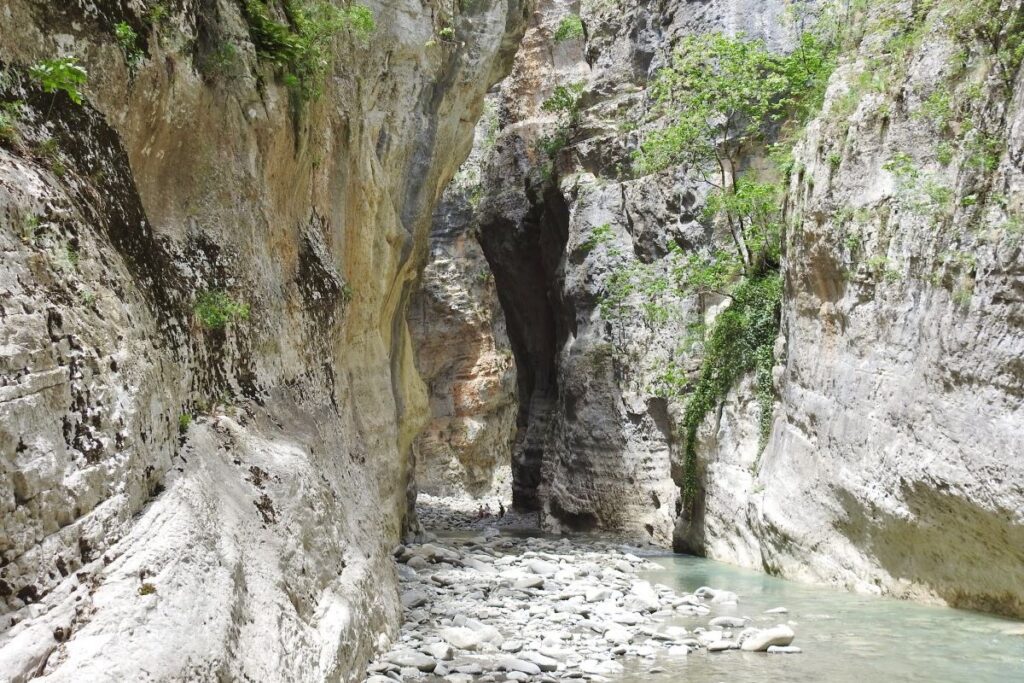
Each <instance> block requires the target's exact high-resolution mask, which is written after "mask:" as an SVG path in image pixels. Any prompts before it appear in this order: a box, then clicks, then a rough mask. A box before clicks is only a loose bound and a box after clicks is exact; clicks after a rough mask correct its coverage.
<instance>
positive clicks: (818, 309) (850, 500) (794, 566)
mask: <svg viewBox="0 0 1024 683" xmlns="http://www.w3.org/2000/svg"><path fill="white" fill-rule="evenodd" d="M999 5H1000V3H998V2H995V3H988V4H986V5H984V6H983V7H982V8H979V9H980V10H981V11H982V12H983V14H982V15H981V17H983V18H986V19H987V18H989V17H991V18H993V19H997V21H998V27H995V26H993V28H996V30H995V31H992V32H990V31H988V30H979V29H978V28H976V27H977V24H976V23H974V22H975V21H976V19H977V17H975V18H974V19H972V22H971V23H968V24H967V26H968V28H964V29H958V26H959V25H960V23H967V22H963V20H962V19H958V18H959V17H962V16H964V15H963V14H962V12H963V8H957V7H954V6H953V5H951V4H943V3H937V4H936V5H934V6H932V7H931V11H923V10H922V9H921V7H917V6H915V5H914V4H913V3H886V4H884V5H879V6H876V7H873V8H872V9H871V12H870V13H869V14H868V15H867V16H866V17H865V20H864V26H865V30H866V33H865V35H864V38H863V40H862V41H860V43H859V45H858V47H857V49H856V50H855V51H853V52H852V53H851V54H848V55H846V56H845V57H844V58H843V59H842V60H841V64H840V68H839V70H838V71H837V73H836V74H835V76H834V78H833V79H832V82H831V84H830V88H829V92H828V97H827V99H826V104H825V108H824V111H823V113H822V115H821V116H820V117H819V118H818V119H817V120H816V121H815V122H814V123H813V124H812V125H811V126H810V127H809V129H808V132H807V135H806V139H805V141H804V142H803V143H802V144H801V146H800V147H799V149H798V152H797V164H798V165H797V173H796V174H795V175H794V177H793V181H792V186H791V190H790V202H791V205H792V206H793V211H794V216H793V221H792V225H791V227H790V230H789V233H788V236H787V240H786V252H787V253H786V264H785V270H784V273H785V278H786V295H785V299H784V302H785V303H784V310H783V325H784V339H783V340H781V341H782V343H781V344H780V345H779V349H778V350H779V352H780V353H779V361H780V366H779V367H778V368H777V371H776V376H777V391H778V394H779V398H780V402H779V406H778V410H777V413H776V418H775V425H774V429H773V432H772V437H771V440H770V442H769V444H768V447H767V448H766V449H765V451H764V453H763V454H761V455H760V460H759V462H758V455H757V435H756V429H752V428H750V426H749V424H750V422H749V417H750V412H749V411H748V410H746V409H745V406H744V399H743V398H742V394H743V392H742V390H741V391H739V392H736V396H735V397H734V398H733V399H730V400H729V401H728V402H727V405H726V408H725V409H724V410H723V412H722V417H721V419H720V420H718V421H716V422H715V423H714V424H708V425H707V431H706V437H707V438H706V440H705V444H704V450H703V451H702V454H701V460H702V461H703V462H704V463H705V467H706V469H705V472H704V477H703V478H704V482H705V491H706V499H705V511H704V519H703V524H702V526H703V527H704V532H703V533H704V536H705V537H704V539H703V542H704V548H705V550H706V552H707V553H708V554H710V555H712V556H714V557H719V558H722V559H726V560H729V561H732V562H738V563H741V564H747V565H751V566H757V567H764V568H766V569H767V570H769V571H772V572H778V573H782V574H784V575H787V576H795V577H802V578H806V579H810V580H816V581H828V582H832V583H839V584H842V585H846V586H849V587H852V588H858V589H862V590H868V591H874V592H877V591H882V592H885V593H890V594H894V595H899V596H905V597H919V598H926V599H936V598H937V599H941V600H943V601H945V602H948V603H949V604H953V605H958V606H963V607H969V608H976V609H982V610H986V611H994V612H999V613H1003V614H1009V615H1015V616H1022V615H1024V516H1022V510H1024V506H1022V502H1024V461H1022V460H1021V458H1020V457H1019V456H1018V453H1019V451H1020V448H1021V444H1024V391H1022V390H1024V372H1022V366H1021V358H1022V352H1024V317H1022V313H1024V296H1022V295H1024V251H1022V246H1024V232H1022V230H1021V222H1020V221H1021V213H1020V212H1021V209H1022V206H1024V204H1022V202H1024V194H1022V193H1024V177H1022V173H1024V167H1022V165H1021V158H1022V147H1021V145H1022V139H1021V130H1022V126H1024V110H1022V107H1024V99H1022V97H1024V76H1022V74H1021V73H1020V72H1019V62H1017V61H1015V60H1016V59H1017V58H1007V57H1006V56H1005V55H1008V53H1009V51H1010V50H1012V49H1014V48H1013V46H1014V45H1015V44H1019V41H1020V40H1021V30H1022V28H1024V15H1022V12H1024V10H1022V9H1021V8H1020V6H1019V4H1016V3H1002V11H1001V13H1000V7H999ZM993 41H995V42H996V46H997V48H998V47H999V46H1001V47H1002V48H1003V49H1004V50H1007V52H1006V53H1004V56H1000V55H998V54H995V55H994V54H993V49H992V48H993V45H992V42H993ZM865 74H872V76H871V78H872V79H874V80H870V79H869V78H866V77H865ZM755 463H757V465H756V466H754V467H753V469H751V468H750V466H751V465H754V464H755Z"/></svg>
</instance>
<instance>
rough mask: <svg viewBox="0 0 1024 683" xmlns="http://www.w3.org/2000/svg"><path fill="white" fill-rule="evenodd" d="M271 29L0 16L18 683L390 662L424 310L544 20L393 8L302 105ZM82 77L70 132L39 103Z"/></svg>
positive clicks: (354, 672)
mask: <svg viewBox="0 0 1024 683" xmlns="http://www.w3.org/2000/svg"><path fill="white" fill-rule="evenodd" d="M268 5H269V8H268V9H267V12H268V13H269V14H268V16H269V18H270V20H271V21H273V22H274V23H275V24H276V25H277V26H279V27H281V26H283V27H285V28H284V29H282V30H284V31H288V30H290V29H288V25H289V23H291V22H294V21H295V17H294V16H292V17H290V18H289V17H286V15H285V14H284V12H282V10H281V5H279V4H277V3H269V4H268ZM259 6H263V5H262V3H251V2H250V3H237V2H233V1H230V0H187V1H180V2H171V3H143V2H138V1H121V0H118V1H110V2H107V1H105V0H104V1H101V0H78V1H76V2H70V3H52V2H34V1H30V0H3V1H2V2H0V18H2V24H3V27H4V28H3V31H2V32H0V66H2V67H3V81H2V84H0V86H2V99H3V101H4V102H5V109H4V113H5V114H6V115H7V117H6V119H5V123H7V124H9V125H7V126H5V127H4V129H3V135H2V137H0V216H2V221H3V230H2V231H0V245H2V246H0V249H2V252H3V259H2V263H0V291H2V292H3V297H2V300H0V368H2V380H0V679H2V680H5V681H23V680H28V679H30V678H35V677H39V676H41V677H43V678H45V679H47V680H69V681H70V680H87V679H88V680H93V679H95V680H99V679H104V680H106V679H111V680H113V679H117V680H209V679H214V678H217V679H225V680H228V679H231V680H236V679H237V680H241V679H251V680H296V681H300V680H301V681H307V680H358V679H360V678H361V671H362V668H363V667H364V666H365V664H366V661H367V659H368V657H369V656H370V655H371V654H372V651H373V650H374V648H376V647H379V646H383V645H385V644H386V642H387V641H388V640H389V639H390V637H391V636H392V635H393V634H394V633H395V627H396V625H397V621H398V618H399V616H400V606H399V604H398V599H397V594H396V593H397V591H396V580H395V576H394V568H393V565H392V563H391V560H390V550H391V548H392V546H393V544H394V543H395V542H397V541H398V540H399V538H400V535H401V533H402V530H403V526H406V527H414V526H415V522H414V520H411V519H409V518H408V517H407V495H408V490H410V479H411V478H410V472H409V466H408V463H409V453H410V449H411V444H412V441H413V439H414V437H415V435H416V433H417V431H418V430H419V428H420V426H421V425H422V423H423V422H424V421H425V420H426V418H427V416H428V413H427V395H426V391H425V388H424V386H423V385H422V383H421V381H420V380H419V377H418V375H417V373H416V371H415V368H414V364H413V361H414V358H413V350H412V343H411V338H410V334H409V331H408V327H407V324H406V309H407V305H408V300H409V297H410V295H411V293H412V291H413V289H414V284H415V280H416V277H417V273H418V272H419V271H420V270H421V268H422V265H423V261H424V258H425V256H426V253H427V236H428V232H429V227H430V223H431V216H432V214H433V212H434V208H435V204H436V202H437V200H438V198H439V196H440V194H441V191H442V189H443V187H444V186H445V184H446V183H447V181H448V180H449V178H450V177H451V176H452V175H453V174H454V172H455V170H456V168H457V167H458V165H459V164H460V163H461V162H462V160H463V159H464V158H465V156H466V155H467V153H468V152H469V147H470V143H471V137H472V131H473V127H474V125H475V123H476V119H477V117H478V116H479V114H480V112H481V110H482V106H483V95H484V92H485V90H486V89H487V87H488V84H489V83H493V82H495V81H496V80H498V79H499V78H500V77H501V76H502V75H503V74H504V73H505V72H507V69H508V67H509V65H510V62H511V59H512V56H513V55H514V52H515V49H516V46H517V44H518V39H519V35H520V34H521V31H522V29H523V27H524V25H525V18H526V7H525V6H524V5H523V4H521V3H519V2H517V1H516V0H508V1H506V0H496V1H495V2H486V3H475V4H474V5H473V7H472V8H467V9H465V10H464V11H462V12H460V13H459V15H458V16H457V17H452V16H450V15H448V14H446V13H445V11H443V10H438V9H435V8H433V7H432V6H430V5H428V4H421V3H419V2H379V3H378V2H374V3H372V4H371V5H369V6H368V7H367V8H366V9H367V10H368V11H369V12H370V13H372V16H373V18H374V19H373V27H372V30H371V31H369V32H367V31H366V28H367V27H366V22H365V15H363V16H362V17H360V16H358V15H351V17H352V18H350V20H349V21H348V22H347V23H346V24H345V26H347V28H344V27H343V28H342V29H341V30H338V29H331V31H332V32H335V33H337V35H333V34H331V35H332V36H333V37H329V38H328V39H327V41H326V43H325V48H324V52H323V54H319V53H316V54H314V55H313V56H314V59H313V61H311V62H308V63H304V64H303V65H302V66H303V68H304V69H306V71H299V75H298V76H297V75H296V73H295V70H297V69H298V67H295V69H293V70H292V71H289V69H290V68H291V65H292V62H291V61H289V60H294V59H295V58H294V54H295V50H297V49H299V48H297V47H296V45H299V44H300V43H297V42H296V39H295V38H294V36H293V37H291V38H289V37H288V36H287V35H285V37H284V38H282V37H281V35H278V33H275V31H276V29H275V30H269V29H268V28H267V26H268V25H267V24H266V22H265V20H266V19H267V17H263V18H262V19H261V18H260V17H259V16H256V15H254V14H253V12H254V10H253V8H254V7H256V8H257V9H258V8H259ZM264 7H267V6H264ZM287 7H288V8H289V9H292V10H293V9H294V4H289V5H287ZM289 19H290V21H289ZM361 20H362V23H359V22H360V21H361ZM126 28H127V29H128V31H130V34H129V33H128V32H127V31H126V30H125V29H126ZM367 34H368V35H367ZM132 35H134V38H133V37H132ZM274 40H278V41H279V42H278V44H277V47H278V49H279V50H281V52H278V53H274V52H273V51H272V50H273V45H274V43H273V41H274ZM320 40H321V41H322V40H323V39H322V38H321V39H320ZM257 44H259V45H260V51H259V53H258V52H257V49H256V45H257ZM268 45H269V46H270V47H268ZM69 55H70V56H75V57H77V58H78V59H79V60H80V64H81V66H82V67H84V68H85V69H86V70H87V72H88V80H87V82H86V83H85V84H84V85H80V86H79V88H80V89H81V94H82V98H83V101H82V103H81V104H76V103H74V102H73V101H72V99H71V97H70V96H69V95H68V94H66V93H65V92H63V91H61V90H60V89H59V88H58V89H57V90H56V91H53V92H48V91H47V92H44V90H43V89H42V88H41V87H40V84H41V82H44V81H42V80H41V79H43V78H44V77H45V74H43V75H40V73H38V72H37V73H36V74H34V75H32V76H30V75H29V66H30V65H35V64H42V63H44V62H45V61H46V60H54V59H56V58H58V57H63V56H69ZM51 64H52V62H51ZM318 69H323V71H324V73H323V74H322V82H317V78H318V73H319V72H318V71H317V70H318ZM52 73H53V72H51V74H52ZM58 75H60V74H59V73H58ZM63 85H65V86H66V85H67V83H66V82H64V84H63ZM311 90H320V92H319V93H314V92H311ZM72 92H74V89H73V88H72ZM12 122H13V123H12Z"/></svg>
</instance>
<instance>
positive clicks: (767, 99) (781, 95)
mask: <svg viewBox="0 0 1024 683" xmlns="http://www.w3.org/2000/svg"><path fill="white" fill-rule="evenodd" d="M834 53H835V50H834V48H833V47H832V46H831V44H830V43H829V42H828V41H827V40H825V39H824V38H822V37H819V36H818V35H817V34H816V33H814V32H807V33H804V34H803V35H802V36H801V38H800V41H799V47H798V49H797V50H795V51H794V52H793V53H792V54H791V55H788V56H780V55H775V54H772V53H771V52H769V51H768V49H767V48H766V46H765V45H764V43H763V42H762V41H760V40H748V39H746V38H743V37H739V38H732V37H729V36H726V35H723V34H709V35H701V36H690V37H688V38H686V39H685V40H684V41H683V42H682V44H681V45H680V47H679V48H678V49H677V51H676V53H675V55H674V57H673V62H672V65H671V66H670V67H667V68H664V69H662V70H661V71H660V72H658V74H657V76H656V77H655V80H654V83H653V85H652V87H651V93H652V96H653V99H654V109H653V116H654V117H657V118H658V119H661V118H664V119H666V120H668V122H669V123H668V125H667V126H665V127H663V128H660V129H657V130H655V131H653V132H651V133H650V134H649V135H648V136H647V138H646V139H645V140H644V141H643V143H642V144H641V146H640V149H639V150H638V151H637V153H636V155H635V164H636V169H637V171H638V172H639V173H641V174H647V173H653V172H657V171H660V170H662V169H664V168H668V167H670V166H675V165H679V164H683V165H685V166H687V167H688V168H691V169H693V170H694V172H696V173H698V174H699V175H700V176H701V177H702V178H703V180H705V181H706V182H708V183H709V184H710V185H711V186H712V187H714V188H715V191H716V193H717V194H718V196H719V198H718V199H716V200H713V202H712V204H713V206H714V207H715V208H717V209H718V210H720V211H719V213H720V215H721V216H722V217H723V218H724V221H725V223H726V225H727V226H728V228H729V232H730V234H731V236H732V240H733V243H734V245H735V247H736V251H737V256H738V257H739V258H740V260H741V262H742V264H743V268H744V271H745V273H746V274H747V275H755V274H757V273H758V271H759V270H760V264H761V262H762V261H764V260H765V258H766V257H770V256H771V254H766V253H759V252H758V249H763V248H766V247H769V248H770V245H771V244H773V243H777V238H778V235H774V236H772V235H766V234H763V233H762V231H763V229H764V228H765V227H766V226H765V221H764V219H765V216H764V215H763V209H764V208H765V206H764V201H766V200H767V199H768V198H767V197H765V195H766V194H768V190H767V189H766V188H765V187H764V186H761V185H759V184H757V183H750V182H748V183H743V182H741V181H740V161H741V159H742V157H743V156H744V155H745V154H748V153H750V152H751V151H754V150H755V149H757V148H759V147H764V146H765V145H766V144H767V142H768V140H767V136H768V132H769V130H770V128H771V126H772V125H773V124H778V123H781V122H783V121H787V120H788V121H794V122H802V121H803V120H805V119H806V118H807V117H808V116H809V115H810V114H811V112H813V111H814V110H815V109H816V107H817V106H819V105H820V102H821V99H822V97H823V93H824V88H825V85H826V83H827V81H828V76H829V75H830V74H831V72H832V70H833V69H834V67H835V54H834ZM748 209H752V210H754V214H748V213H746V212H747V210H748ZM776 227H777V226H776Z"/></svg>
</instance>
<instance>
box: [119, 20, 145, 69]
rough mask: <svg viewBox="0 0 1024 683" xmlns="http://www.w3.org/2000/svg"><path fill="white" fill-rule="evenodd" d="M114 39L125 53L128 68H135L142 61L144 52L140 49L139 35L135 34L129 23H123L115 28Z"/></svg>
mask: <svg viewBox="0 0 1024 683" xmlns="http://www.w3.org/2000/svg"><path fill="white" fill-rule="evenodd" d="M114 37H116V38H117V43H118V45H120V46H121V50H122V51H123V52H124V58H125V59H126V60H127V61H128V66H135V65H136V64H138V63H139V62H141V61H142V58H143V56H144V55H143V52H142V50H141V49H139V34H138V33H136V32H135V29H133V28H132V27H131V26H130V25H129V24H128V22H126V21H122V22H119V23H117V24H116V25H115V26H114Z"/></svg>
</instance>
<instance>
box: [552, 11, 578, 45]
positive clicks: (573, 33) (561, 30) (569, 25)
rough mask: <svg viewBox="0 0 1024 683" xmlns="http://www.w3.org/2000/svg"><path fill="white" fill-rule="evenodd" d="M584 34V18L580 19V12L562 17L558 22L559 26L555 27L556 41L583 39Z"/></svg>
mask: <svg viewBox="0 0 1024 683" xmlns="http://www.w3.org/2000/svg"><path fill="white" fill-rule="evenodd" d="M584 35H585V32H584V30H583V20H582V19H580V17H579V15H578V14H570V15H569V16H567V17H565V18H564V19H562V21H561V22H560V23H559V24H558V28H557V29H555V42H556V43H561V42H564V41H566V40H583V38H584Z"/></svg>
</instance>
